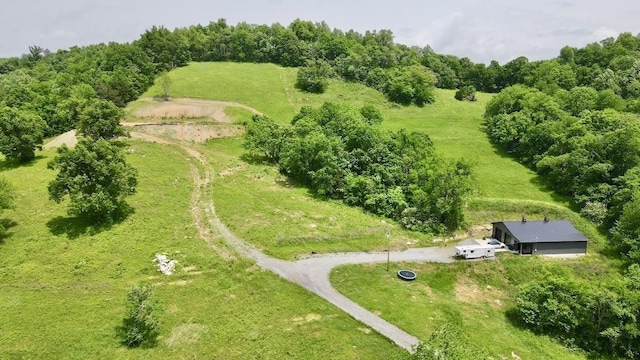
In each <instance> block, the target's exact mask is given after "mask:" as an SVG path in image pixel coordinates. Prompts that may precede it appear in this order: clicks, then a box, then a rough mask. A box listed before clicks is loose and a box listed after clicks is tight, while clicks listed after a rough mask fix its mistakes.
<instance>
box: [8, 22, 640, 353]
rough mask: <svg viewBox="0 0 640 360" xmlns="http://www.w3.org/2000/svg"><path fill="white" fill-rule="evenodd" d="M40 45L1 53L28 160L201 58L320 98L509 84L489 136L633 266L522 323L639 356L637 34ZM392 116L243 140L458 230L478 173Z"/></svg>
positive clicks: (571, 291) (388, 207)
mask: <svg viewBox="0 0 640 360" xmlns="http://www.w3.org/2000/svg"><path fill="white" fill-rule="evenodd" d="M28 50H29V51H28V53H27V54H25V55H23V56H21V57H14V58H6V59H0V128H1V129H2V132H1V133H0V151H1V152H2V153H3V154H4V155H5V157H6V158H7V159H8V160H11V161H17V162H23V161H29V160H31V159H33V157H34V151H35V149H38V148H39V147H40V146H41V145H42V142H43V139H44V138H45V137H48V136H53V135H56V134H59V133H62V132H64V131H67V130H69V129H72V128H76V127H78V128H80V129H83V128H84V129H85V132H90V131H89V130H90V129H91V128H92V126H93V125H90V124H92V121H98V123H102V124H107V125H108V124H114V121H115V123H117V119H119V118H120V117H121V116H122V110H121V108H122V107H124V106H125V105H126V104H127V103H128V102H130V101H132V100H134V99H136V98H138V97H139V96H140V95H141V94H142V93H143V92H144V91H145V90H146V89H148V88H149V86H151V84H153V81H154V79H155V78H156V76H158V75H159V74H161V73H163V72H166V71H169V70H171V69H173V68H175V67H180V66H185V65H186V64H187V63H189V62H191V61H236V62H256V63H267V62H268V63H275V64H279V65H282V66H287V67H299V68H300V70H299V75H298V79H297V83H296V86H298V87H299V88H301V89H303V90H306V91H312V92H322V91H324V90H325V89H326V87H327V86H329V84H330V82H329V81H328V80H329V79H331V78H341V79H343V80H346V81H352V82H359V83H362V84H365V85H366V86H369V87H372V88H375V89H377V90H379V91H380V92H382V93H384V94H385V95H386V96H387V97H388V99H389V100H390V101H393V102H396V103H398V104H401V105H411V104H415V105H417V106H428V104H429V103H431V102H433V101H434V99H435V98H434V96H433V88H434V87H440V88H446V89H458V90H459V92H458V93H457V94H456V98H459V99H469V100H472V99H473V92H474V91H475V90H477V91H483V92H490V93H499V94H498V95H496V96H495V97H494V98H493V99H492V100H491V101H490V103H489V104H488V106H487V109H486V113H485V119H484V121H485V125H486V130H487V134H488V136H489V138H490V140H491V141H492V142H493V143H494V144H495V145H496V146H497V147H498V148H500V149H501V150H503V151H505V152H507V153H508V154H510V155H511V156H513V157H514V158H515V159H517V160H518V161H520V162H522V163H523V164H525V165H526V166H528V167H530V168H531V169H533V170H535V171H536V172H538V173H539V174H540V175H541V176H542V178H543V179H544V180H545V181H546V182H547V183H548V184H549V186H550V187H551V188H553V189H554V190H555V191H556V192H557V193H559V194H562V195H565V196H567V197H568V198H570V199H571V201H572V203H573V205H574V206H575V207H576V209H577V210H579V211H580V212H581V214H582V215H583V216H584V217H586V218H588V219H590V220H591V221H593V222H594V223H595V224H596V225H598V226H600V228H601V230H602V231H604V232H608V233H609V235H610V240H611V244H612V246H613V247H614V248H615V249H616V251H618V252H620V253H621V254H623V255H624V256H625V257H626V259H627V260H628V261H629V264H633V265H631V266H630V267H629V269H628V270H627V273H626V274H627V279H629V282H625V283H611V284H602V285H601V286H599V287H594V286H589V285H588V284H583V283H576V282H573V281H569V280H558V279H549V280H547V281H545V282H541V283H532V284H528V285H526V286H524V287H522V288H521V291H520V293H519V296H518V298H517V302H518V303H519V304H520V306H519V309H520V310H519V311H520V313H518V314H516V316H517V317H518V319H519V320H520V321H522V322H523V323H524V324H526V325H527V326H529V327H531V328H533V329H535V330H538V331H541V332H545V333H550V334H556V335H558V336H560V337H563V338H564V339H565V340H566V341H567V342H568V343H571V344H575V345H577V346H580V347H582V348H584V349H586V350H588V351H595V352H598V353H607V354H612V355H618V356H624V357H629V358H634V357H637V356H640V348H639V347H638V346H639V345H638V344H640V342H638V337H639V336H640V335H639V334H640V330H639V329H640V328H639V325H638V321H637V319H638V317H639V316H640V298H639V297H638V295H637V290H638V289H637V281H638V279H640V276H639V275H638V274H639V273H640V271H639V270H638V265H637V264H639V263H640V190H639V189H640V187H639V185H640V122H639V119H638V115H637V114H638V113H640V36H634V35H632V34H629V33H623V34H620V35H619V36H618V37H617V38H615V39H614V38H608V39H604V40H602V41H600V42H594V43H592V44H589V45H587V46H585V47H583V48H574V47H569V46H567V47H564V48H563V49H561V50H560V52H559V56H558V57H556V58H554V59H550V60H544V61H529V60H528V59H527V58H526V57H518V58H516V59H514V60H512V61H510V62H508V63H506V64H503V65H500V64H499V63H498V62H496V61H492V62H491V63H490V64H489V65H486V64H475V63H473V62H472V61H470V60H469V59H468V58H464V57H463V58H459V57H456V56H451V55H442V54H437V53H436V52H434V51H433V50H432V49H431V48H429V47H428V46H425V47H423V48H420V47H408V46H405V45H402V44H396V43H394V41H393V34H392V33H391V32H390V31H388V30H381V31H367V32H365V33H364V34H361V33H358V32H355V31H353V30H350V31H346V32H345V31H341V30H338V29H331V28H330V27H329V26H328V25H327V24H325V23H324V22H322V23H313V22H309V21H302V20H295V21H293V22H292V23H291V24H289V25H288V26H282V25H280V24H273V25H250V24H247V23H239V24H237V25H235V26H231V25H228V24H227V23H226V21H225V20H223V19H221V20H218V21H217V22H211V23H209V24H208V25H196V26H191V27H187V28H178V29H175V30H173V31H170V30H168V29H166V28H163V27H153V28H151V29H149V30H148V31H146V32H145V33H144V34H142V35H141V36H140V38H139V39H137V40H135V41H133V42H132V43H128V44H119V43H109V44H99V45H92V46H86V47H73V48H71V49H68V50H59V51H56V52H53V53H52V52H50V51H48V50H46V49H42V48H40V47H38V46H31V47H29V49H28ZM114 119H115V120H114ZM380 121H381V119H380V118H379V116H378V115H377V113H376V111H375V109H370V108H363V109H351V108H345V107H341V106H339V105H336V104H326V105H325V106H324V107H321V108H319V109H310V108H303V110H302V111H301V112H300V114H299V115H298V116H296V118H294V119H293V121H292V122H291V125H290V126H286V127H285V126H281V125H277V124H276V123H275V122H273V121H272V120H270V119H268V118H262V117H258V118H256V119H254V121H253V122H252V123H251V124H249V127H248V131H249V141H248V144H247V147H248V148H249V150H252V151H254V152H259V153H261V154H262V155H263V156H265V157H267V158H268V159H269V160H271V161H273V162H274V163H277V164H278V166H279V167H280V169H281V171H282V172H283V173H285V174H287V175H289V176H290V177H291V178H293V179H295V180H297V181H299V182H301V183H303V184H306V185H308V186H310V187H311V188H312V189H313V190H314V191H315V192H317V193H318V194H320V195H322V196H326V197H329V198H337V199H342V200H343V201H345V202H346V203H349V204H351V205H355V206H360V207H363V208H365V209H367V210H369V211H371V212H374V213H376V214H380V215H384V216H389V217H392V218H394V219H396V220H398V221H400V222H401V223H403V224H405V226H406V227H408V228H414V229H416V230H423V231H433V232H441V231H451V230H453V229H455V228H456V227H458V226H459V225H460V224H461V223H462V217H461V216H462V211H461V209H462V205H463V203H464V196H465V195H466V194H468V193H469V185H468V175H469V169H468V168H467V167H466V166H465V165H464V164H462V163H452V164H449V163H445V162H443V161H442V160H440V159H438V158H437V156H436V155H435V154H434V152H433V148H432V145H431V143H430V140H429V138H428V137H427V136H426V135H420V134H406V133H403V132H399V133H383V132H381V131H380V129H379V127H378V123H379V122H380ZM87 124H89V125H87ZM86 135H87V136H91V134H86ZM275 135H278V136H275ZM274 139H275V140H277V141H274ZM304 154H309V156H304ZM434 174H435V175H434ZM443 179H450V180H451V181H449V180H443ZM442 184H444V185H442ZM0 189H2V191H1V192H0V200H2V201H0V209H2V208H7V207H10V206H13V204H12V199H11V196H10V190H9V189H10V186H9V185H8V184H6V182H4V181H2V180H0ZM443 199H448V200H450V201H449V202H447V203H443Z"/></svg>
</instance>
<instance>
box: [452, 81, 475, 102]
mask: <svg viewBox="0 0 640 360" xmlns="http://www.w3.org/2000/svg"><path fill="white" fill-rule="evenodd" d="M454 97H455V98H456V100H460V101H463V100H467V101H476V88H475V87H474V86H473V85H467V86H463V87H461V88H460V89H458V91H456V94H455V96H454Z"/></svg>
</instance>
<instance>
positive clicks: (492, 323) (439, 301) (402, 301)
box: [331, 254, 616, 360]
mask: <svg viewBox="0 0 640 360" xmlns="http://www.w3.org/2000/svg"><path fill="white" fill-rule="evenodd" d="M402 268H410V269H412V270H414V271H416V273H417V274H418V278H417V280H416V281H414V282H405V281H401V280H399V279H398V278H397V277H396V276H395V271H397V270H398V269H402ZM569 272H573V273H578V274H580V273H581V274H583V275H585V276H587V277H588V278H590V279H591V280H592V281H597V279H604V278H606V277H608V276H616V275H615V271H614V270H613V269H611V268H607V267H603V265H602V264H601V263H599V262H598V261H597V260H594V259H591V258H580V259H573V260H560V261H558V260H548V259H543V258H540V257H518V256H514V255H510V254H502V255H500V260H499V261H482V262H457V263H454V264H451V265H445V264H416V263H411V264H394V266H393V267H392V271H391V272H387V271H386V269H385V266H384V265H380V264H371V265H353V266H344V267H340V268H337V269H335V270H334V271H333V272H332V274H331V282H332V283H333V285H334V286H335V287H336V289H338V290H339V291H340V292H342V293H343V294H345V295H346V296H347V297H349V298H352V299H358V303H359V304H361V305H362V306H364V307H365V308H367V309H370V310H372V311H375V312H377V313H379V314H380V316H381V317H383V318H384V319H386V320H388V321H390V322H391V323H393V324H396V325H398V326H399V327H401V328H403V329H405V330H407V331H409V332H410V333H412V334H415V335H416V336H418V337H419V338H421V339H426V338H428V336H429V334H430V333H431V332H432V331H433V330H434V329H436V328H437V327H438V326H441V325H443V324H452V325H454V326H456V327H459V328H461V329H462V330H463V333H464V334H465V336H466V337H467V343H468V344H469V346H473V347H480V348H484V349H485V350H487V351H488V352H489V353H490V354H492V355H493V356H494V357H495V358H497V359H501V358H503V359H504V358H509V359H510V358H512V356H511V353H512V352H513V353H515V354H517V355H518V356H520V357H521V358H522V359H532V360H537V359H539V360H546V359H584V358H585V354H583V353H582V352H580V351H570V350H568V349H566V348H564V347H563V346H561V345H560V344H558V343H557V342H556V341H554V340H553V339H550V338H548V337H545V336H534V335H532V334H531V333H530V332H529V331H527V330H524V329H522V328H520V327H518V326H516V325H514V324H513V323H512V322H511V321H510V320H509V319H508V317H507V315H506V313H505V311H506V310H507V309H508V308H509V307H511V305H512V302H513V297H514V295H515V291H516V288H515V286H516V285H517V284H519V283H522V282H523V281H530V280H535V279H541V278H544V277H547V276H549V275H550V274H554V275H556V276H558V275H562V274H567V273H569ZM389 294H393V296H389ZM408 309H410V311H409V310H408Z"/></svg>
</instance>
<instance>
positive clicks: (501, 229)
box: [491, 223, 515, 245]
mask: <svg viewBox="0 0 640 360" xmlns="http://www.w3.org/2000/svg"><path fill="white" fill-rule="evenodd" d="M491 237H493V238H494V239H497V240H498V241H502V242H503V243H505V244H507V245H512V244H513V242H514V241H515V239H514V237H513V235H511V233H510V232H509V230H507V227H506V226H504V224H502V223H497V224H493V232H492V233H491Z"/></svg>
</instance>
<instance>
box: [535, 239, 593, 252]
mask: <svg viewBox="0 0 640 360" xmlns="http://www.w3.org/2000/svg"><path fill="white" fill-rule="evenodd" d="M533 253H534V254H540V255H543V254H547V255H549V254H586V253H587V242H586V241H574V242H555V243H536V244H534V246H533Z"/></svg>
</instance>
